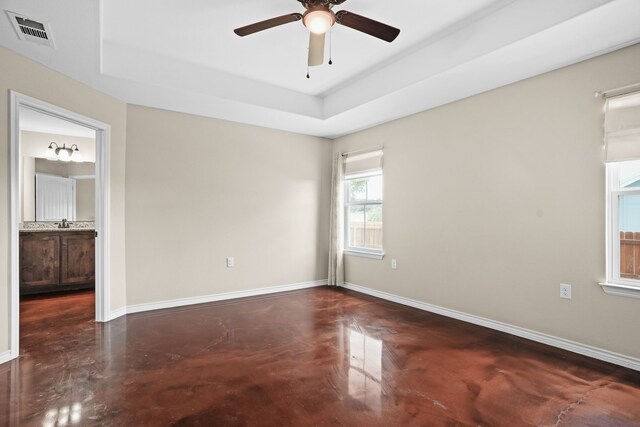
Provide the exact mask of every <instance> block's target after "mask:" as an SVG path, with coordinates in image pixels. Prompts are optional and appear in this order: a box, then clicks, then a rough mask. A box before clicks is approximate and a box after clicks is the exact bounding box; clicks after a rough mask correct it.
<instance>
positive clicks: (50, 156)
mask: <svg viewBox="0 0 640 427" xmlns="http://www.w3.org/2000/svg"><path fill="white" fill-rule="evenodd" d="M47 160H58V155H57V154H56V149H55V148H53V146H51V145H50V146H49V148H47Z"/></svg>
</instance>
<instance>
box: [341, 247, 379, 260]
mask: <svg viewBox="0 0 640 427" xmlns="http://www.w3.org/2000/svg"><path fill="white" fill-rule="evenodd" d="M343 253H344V254H345V255H350V256H359V257H362V258H371V259H382V258H384V254H383V253H379V252H364V251H354V250H352V249H345V250H344V251H343Z"/></svg>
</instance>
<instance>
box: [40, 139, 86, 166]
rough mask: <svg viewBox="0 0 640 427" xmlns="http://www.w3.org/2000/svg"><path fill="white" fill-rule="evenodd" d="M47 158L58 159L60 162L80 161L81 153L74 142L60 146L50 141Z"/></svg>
mask: <svg viewBox="0 0 640 427" xmlns="http://www.w3.org/2000/svg"><path fill="white" fill-rule="evenodd" d="M54 146H55V147H54ZM47 160H60V161H62V162H81V161H82V154H80V150H79V149H78V145H76V144H73V145H72V146H71V147H69V148H67V147H66V145H65V144H62V147H60V146H59V145H58V144H56V143H55V142H51V144H49V148H48V149H47Z"/></svg>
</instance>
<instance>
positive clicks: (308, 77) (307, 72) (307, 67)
mask: <svg viewBox="0 0 640 427" xmlns="http://www.w3.org/2000/svg"><path fill="white" fill-rule="evenodd" d="M307 78H308V79H309V78H310V77H309V65H308V64H307Z"/></svg>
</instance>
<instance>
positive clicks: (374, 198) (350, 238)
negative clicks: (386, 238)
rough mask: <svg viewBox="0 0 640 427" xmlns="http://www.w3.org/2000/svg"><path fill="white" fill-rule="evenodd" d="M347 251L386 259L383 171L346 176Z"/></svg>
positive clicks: (345, 243)
mask: <svg viewBox="0 0 640 427" xmlns="http://www.w3.org/2000/svg"><path fill="white" fill-rule="evenodd" d="M344 181H345V242H344V246H345V252H346V253H355V254H361V255H365V256H366V255H369V256H371V257H373V258H379V259H381V258H382V171H381V170H377V171H373V172H367V173H359V174H352V175H347V176H345V180H344Z"/></svg>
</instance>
